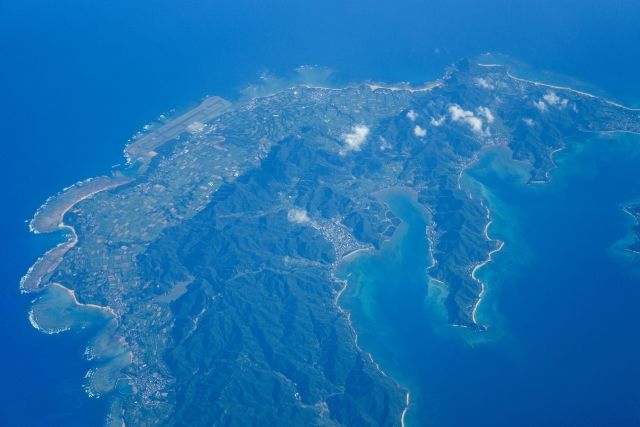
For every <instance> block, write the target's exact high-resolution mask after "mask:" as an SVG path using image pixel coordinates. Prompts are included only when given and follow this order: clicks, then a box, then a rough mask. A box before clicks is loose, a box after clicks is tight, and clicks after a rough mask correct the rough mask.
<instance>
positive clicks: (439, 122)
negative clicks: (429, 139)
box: [431, 116, 446, 127]
mask: <svg viewBox="0 0 640 427" xmlns="http://www.w3.org/2000/svg"><path fill="white" fill-rule="evenodd" d="M445 118H446V117H445V116H442V117H440V118H439V119H437V120H436V119H435V118H433V117H431V126H435V127H439V126H441V125H442V124H443V123H444V119H445Z"/></svg>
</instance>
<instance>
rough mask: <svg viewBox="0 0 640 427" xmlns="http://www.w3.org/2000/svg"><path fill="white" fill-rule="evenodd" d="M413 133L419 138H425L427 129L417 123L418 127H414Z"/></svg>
mask: <svg viewBox="0 0 640 427" xmlns="http://www.w3.org/2000/svg"><path fill="white" fill-rule="evenodd" d="M413 133H414V134H415V135H416V136H417V137H419V138H424V137H425V135H426V134H427V130H426V129H424V128H422V127H420V126H418V125H416V127H414V128H413Z"/></svg>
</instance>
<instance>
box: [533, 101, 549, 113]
mask: <svg viewBox="0 0 640 427" xmlns="http://www.w3.org/2000/svg"><path fill="white" fill-rule="evenodd" d="M533 106H534V107H536V108H537V109H538V110H539V111H540V112H541V113H544V112H545V111H547V104H545V103H544V101H533Z"/></svg>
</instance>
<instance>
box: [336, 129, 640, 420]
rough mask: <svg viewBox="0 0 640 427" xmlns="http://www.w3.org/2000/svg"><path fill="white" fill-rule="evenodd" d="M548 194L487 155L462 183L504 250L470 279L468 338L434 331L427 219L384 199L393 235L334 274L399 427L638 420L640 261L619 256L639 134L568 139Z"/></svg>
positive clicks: (406, 201)
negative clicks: (400, 402)
mask: <svg viewBox="0 0 640 427" xmlns="http://www.w3.org/2000/svg"><path fill="white" fill-rule="evenodd" d="M557 162H558V165H559V168H558V169H556V170H555V171H554V172H553V173H552V182H551V183H549V184H546V185H534V186H532V185H527V184H526V179H527V178H528V175H527V174H526V170H525V169H524V168H523V166H522V165H517V164H513V163H512V162H509V160H508V153H507V152H506V150H504V149H501V150H493V151H490V152H488V153H486V154H485V155H484V156H483V157H481V159H480V161H479V162H478V163H477V164H476V165H474V166H473V167H472V168H470V169H469V170H468V171H467V174H466V178H465V179H466V181H467V184H468V185H470V186H471V187H472V188H474V193H475V194H476V195H478V196H479V195H482V196H483V197H485V198H486V199H487V200H488V201H489V206H490V208H491V210H492V212H493V220H494V222H493V223H492V224H491V226H490V227H489V235H490V236H491V237H492V238H494V239H499V240H502V241H504V242H505V244H504V247H503V249H502V250H501V251H500V252H498V253H495V254H494V256H493V259H494V261H493V262H492V263H489V264H487V265H486V266H484V267H483V268H481V269H480V270H478V274H477V276H478V277H479V278H480V279H481V280H482V281H483V282H485V283H486V285H487V289H488V291H487V293H486V294H485V296H484V298H483V300H482V302H481V304H480V306H479V310H478V321H479V322H480V323H482V324H485V325H487V326H488V327H489V330H488V331H487V332H483V333H478V332H473V331H469V330H466V329H460V328H453V327H448V326H446V325H445V322H446V316H445V313H444V308H443V306H442V298H443V295H444V293H443V291H442V288H441V287H440V286H441V285H438V284H437V283H429V284H427V280H426V279H425V277H426V272H427V269H428V267H429V265H430V263H431V261H430V257H429V253H428V250H427V249H426V245H425V242H426V238H425V235H424V227H425V226H426V225H427V224H428V222H427V220H426V219H425V215H424V214H423V212H422V211H421V210H420V208H419V206H416V205H415V204H414V203H413V202H412V200H411V198H410V197H407V195H406V193H397V194H395V195H393V196H392V197H390V198H388V200H389V203H390V206H391V207H392V209H393V210H394V212H395V213H396V215H398V216H399V217H400V218H401V219H402V220H403V227H402V228H401V231H399V232H398V234H397V235H396V236H395V237H394V239H393V240H392V241H391V242H389V244H387V246H386V247H385V248H384V249H383V250H382V251H381V252H380V253H379V254H374V255H360V256H359V257H358V258H356V259H355V260H354V261H352V262H351V263H349V264H348V265H346V266H345V267H344V271H342V272H341V274H342V275H343V276H348V277H349V284H350V287H349V288H347V291H346V292H345V294H344V296H343V298H342V300H341V304H342V305H343V306H345V308H347V309H348V310H349V311H351V313H352V319H353V325H354V327H355V330H356V331H358V334H359V342H360V345H361V346H362V348H364V349H366V350H368V351H370V352H371V353H372V354H373V355H374V357H376V358H377V360H378V362H379V363H380V365H381V366H382V368H383V369H385V370H387V371H388V373H390V374H391V375H393V376H394V377H396V378H398V379H399V381H400V383H401V384H402V385H404V386H405V387H407V388H408V389H409V390H410V391H411V402H412V406H411V407H410V409H409V411H408V413H407V418H406V421H407V425H409V426H411V425H421V426H427V425H433V426H467V425H472V424H473V425H481V426H485V425H487V426H488V425H490V426H505V427H507V426H514V425H517V426H523V427H524V426H532V427H533V426H542V425H544V426H565V427H567V426H576V427H577V426H604V425H607V426H632V425H638V424H639V423H640V390H638V387H637V379H638V378H640V367H638V364H637V361H638V360H639V359H640V345H638V343H639V342H640V332H639V331H638V328H637V324H638V321H639V320H640V319H639V317H640V315H639V314H638V311H637V304H636V301H638V298H640V286H638V285H639V284H640V257H639V256H638V255H631V254H629V253H628V252H625V251H624V250H623V249H624V242H625V241H627V242H628V239H627V237H628V236H629V234H630V231H631V226H632V225H633V221H632V219H631V217H630V216H628V215H627V214H625V213H624V211H623V210H622V208H623V207H624V204H625V202H629V201H631V200H634V199H637V198H638V195H639V191H638V189H639V188H640V176H639V175H638V173H637V171H638V170H640V137H637V136H635V137H630V136H618V137H608V138H593V139H589V140H581V141H572V142H571V143H570V144H569V146H568V149H567V150H566V151H565V152H563V153H562V154H559V155H558V157H557Z"/></svg>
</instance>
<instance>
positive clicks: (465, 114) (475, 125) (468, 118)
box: [449, 104, 488, 136]
mask: <svg viewBox="0 0 640 427" xmlns="http://www.w3.org/2000/svg"><path fill="white" fill-rule="evenodd" d="M449 114H450V115H451V120H453V121H454V122H462V123H466V124H467V125H468V126H469V127H470V128H471V130H472V131H473V132H474V133H476V134H478V135H483V136H486V135H487V133H488V132H487V131H486V130H483V129H482V125H483V122H482V119H481V118H480V117H476V115H475V114H474V113H473V112H472V111H467V110H463V109H462V108H461V107H460V106H459V105H458V104H454V105H452V106H450V107H449Z"/></svg>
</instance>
